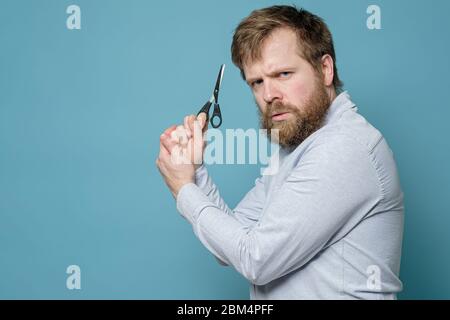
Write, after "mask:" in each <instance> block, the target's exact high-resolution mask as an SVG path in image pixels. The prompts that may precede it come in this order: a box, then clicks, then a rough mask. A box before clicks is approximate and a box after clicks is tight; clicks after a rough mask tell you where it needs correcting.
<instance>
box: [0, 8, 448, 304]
mask: <svg viewBox="0 0 450 320" xmlns="http://www.w3.org/2000/svg"><path fill="white" fill-rule="evenodd" d="M278 3H280V2H273V1H242V0H239V1H237V0H233V1H206V0H202V1H200V0H193V1H183V0H179V1H171V2H154V1H144V0H131V1H125V0H120V1H119V0H117V1H106V0H103V1H100V0H97V1H92V0H90V1H88V0H77V1H63V0H40V1H34V0H33V1H32V0H29V1H23V0H22V1H18V0H1V2H0V41H1V43H0V298H8V299H15V298H27V299H29V298H31V299H43V298H57V299H78V298H83V299H93V298H112V299H115V298H123V299H132V298H136V299H247V298H248V297H249V293H248V285H247V281H246V280H245V279H244V278H243V277H242V276H240V275H239V274H238V273H237V272H235V271H234V270H233V269H231V268H224V267H221V266H219V265H218V264H217V263H216V261H215V259H214V258H213V257H212V255H211V254H210V253H209V252H208V251H207V250H206V249H205V248H203V246H202V245H201V243H200V242H199V241H198V240H197V239H196V238H195V236H194V234H193V233H192V230H191V227H190V225H189V224H188V223H187V222H186V221H185V220H184V219H183V218H182V217H181V216H180V215H179V214H178V212H177V211H176V207H175V203H174V200H173V198H172V196H171V195H170V194H169V192H168V190H167V189H166V187H165V185H164V184H163V182H162V178H161V177H160V175H159V172H158V170H157V169H156V166H155V163H154V161H155V159H156V157H157V154H158V148H159V135H160V133H161V132H162V131H163V130H164V128H166V127H167V126H169V125H171V124H175V123H178V122H179V121H181V119H182V117H183V116H184V115H186V114H189V113H195V112H196V111H197V110H198V108H199V107H200V106H201V105H202V104H203V103H204V102H205V100H206V99H207V98H209V95H210V92H211V90H212V85H213V82H214V80H215V77H216V74H217V71H218V67H219V65H220V64H221V63H226V64H227V69H226V71H225V76H224V82H223V87H222V94H221V106H222V111H223V117H224V125H223V127H222V130H223V129H224V128H244V129H247V128H252V127H257V125H258V122H257V117H256V115H257V112H256V107H255V104H254V101H253V97H252V95H251V92H250V90H249V89H248V88H247V87H246V85H245V84H244V82H243V81H242V80H241V79H240V76H239V71H238V70H237V68H235V67H234V66H232V64H231V60H230V44H231V38H232V34H233V30H234V28H235V27H236V26H237V24H238V23H239V21H240V20H241V19H242V18H244V17H245V16H247V15H248V14H249V13H250V12H251V11H252V10H253V9H257V8H261V7H265V6H269V5H272V4H278ZM286 3H287V4H291V3H295V4H296V5H298V6H303V7H305V8H306V9H308V10H310V11H312V12H313V13H316V14H318V15H319V16H321V17H323V18H324V19H325V21H326V22H327V23H328V25H329V27H330V29H331V30H332V32H333V35H334V40H335V46H336V51H337V64H338V70H339V72H340V76H341V78H342V79H343V81H344V83H345V89H346V90H348V91H349V93H350V95H351V96H352V98H353V100H354V101H355V102H356V103H357V105H358V107H359V111H360V113H361V114H363V115H364V116H365V117H366V118H367V119H368V120H369V121H370V122H371V123H372V124H373V125H374V126H375V127H377V128H378V129H380V131H381V132H382V133H383V134H384V135H385V137H386V139H387V140H388V142H389V144H390V146H391V148H392V149H393V151H394V154H395V157H396V160H397V162H398V166H399V169H400V175H401V181H402V186H403V189H404V193H405V206H406V221H405V238H404V244H403V256H402V267H401V279H402V281H403V282H404V292H403V293H402V294H401V295H400V298H404V299H419V298H437V299H442V298H446V299H448V298H450V250H449V245H450V234H449V233H448V230H449V226H450V215H449V214H450V212H449V198H450V197H449V196H450V194H449V190H450V172H449V170H448V164H446V163H447V161H448V159H449V157H450V148H449V142H448V138H446V137H447V136H448V135H447V130H448V118H449V116H450V108H449V107H450V106H449V102H448V94H449V84H450V81H449V71H450V65H449V64H450V62H449V61H450V60H449V59H448V55H449V53H448V51H449V49H450V37H449V36H448V30H449V23H448V22H446V21H448V16H449V15H450V2H449V1H447V0H441V1H439V0H434V1H409V0H408V1H407V0H396V1H382V0H375V1H364V0H360V1H357V0H352V1H350V0H345V1H344V0H341V1H331V0H322V1H317V0H315V1H306V0H305V1H295V2H286ZM70 4H77V5H79V6H80V7H81V19H82V24H81V27H82V29H81V30H68V29H67V28H66V19H67V17H68V15H67V14H66V8H67V7H68V6H69V5H70ZM370 4H377V5H379V6H380V7H381V13H382V29H381V30H369V29H368V28H367V27H366V19H367V17H368V14H367V13H366V9H367V7H368V6H369V5H370ZM209 171H210V173H211V175H212V176H213V178H214V180H215V182H216V183H217V185H218V186H219V187H220V190H221V193H222V195H223V196H224V198H225V199H226V200H227V202H228V204H229V206H230V207H233V206H234V205H236V204H237V202H238V201H239V200H240V199H241V198H242V197H243V195H244V194H245V193H246V192H247V191H248V190H249V189H250V188H251V186H252V185H253V183H254V179H255V178H256V177H257V175H258V173H259V167H258V166H256V165H245V166H243V165H213V166H210V167H209ZM71 264H76V265H79V266H80V267H81V285H82V289H81V290H73V291H69V290H68V289H67V288H66V278H67V276H68V275H67V274H66V268H67V266H69V265H71Z"/></svg>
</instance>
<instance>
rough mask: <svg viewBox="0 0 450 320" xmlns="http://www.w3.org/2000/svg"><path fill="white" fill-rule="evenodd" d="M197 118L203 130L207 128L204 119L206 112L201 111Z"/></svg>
mask: <svg viewBox="0 0 450 320" xmlns="http://www.w3.org/2000/svg"><path fill="white" fill-rule="evenodd" d="M197 120H198V122H199V124H200V128H201V129H202V131H203V132H205V131H206V130H207V129H208V122H207V121H206V113H204V112H202V113H200V114H199V115H198V116H197Z"/></svg>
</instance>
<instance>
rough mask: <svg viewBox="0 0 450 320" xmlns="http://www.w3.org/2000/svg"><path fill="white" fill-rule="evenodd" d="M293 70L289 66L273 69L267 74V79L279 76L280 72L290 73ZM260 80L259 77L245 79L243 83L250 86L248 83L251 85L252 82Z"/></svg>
mask: <svg viewBox="0 0 450 320" xmlns="http://www.w3.org/2000/svg"><path fill="white" fill-rule="evenodd" d="M294 69H295V68H294V67H289V66H285V67H281V68H277V69H275V70H274V71H271V72H270V73H269V77H273V76H276V75H278V74H280V73H282V72H287V71H292V70H294ZM260 79H261V77H255V78H246V79H245V81H246V82H247V83H248V84H250V83H252V82H253V81H256V80H260Z"/></svg>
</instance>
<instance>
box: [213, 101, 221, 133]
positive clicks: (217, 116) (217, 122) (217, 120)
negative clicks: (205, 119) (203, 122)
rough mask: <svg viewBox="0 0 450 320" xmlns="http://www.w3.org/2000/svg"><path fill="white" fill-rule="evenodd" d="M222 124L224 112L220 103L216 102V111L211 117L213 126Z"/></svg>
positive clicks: (216, 126)
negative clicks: (221, 110)
mask: <svg viewBox="0 0 450 320" xmlns="http://www.w3.org/2000/svg"><path fill="white" fill-rule="evenodd" d="M221 124H222V113H221V112H220V107H219V104H218V103H214V111H213V114H212V117H211V125H212V127H213V128H218V127H220V125H221Z"/></svg>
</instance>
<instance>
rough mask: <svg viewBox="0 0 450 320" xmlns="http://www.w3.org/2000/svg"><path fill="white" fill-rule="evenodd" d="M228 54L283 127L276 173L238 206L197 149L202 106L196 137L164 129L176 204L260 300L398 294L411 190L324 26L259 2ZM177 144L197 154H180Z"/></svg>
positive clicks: (264, 120)
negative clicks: (348, 85)
mask: <svg viewBox="0 0 450 320" xmlns="http://www.w3.org/2000/svg"><path fill="white" fill-rule="evenodd" d="M231 53H232V60H233V62H234V64H235V65H236V66H237V67H238V68H239V69H240V71H241V74H242V77H243V79H244V80H245V82H246V83H247V84H248V85H249V86H250V88H251V90H252V93H253V95H254V98H255V101H256V104H257V106H258V110H259V114H260V122H261V127H262V128H264V129H267V130H268V134H269V137H272V136H273V135H271V133H272V132H273V131H276V132H277V134H276V135H274V136H275V137H276V139H274V140H275V141H273V142H275V143H277V144H279V146H280V147H281V148H280V152H279V159H280V167H279V170H278V172H277V173H276V174H273V175H264V174H263V175H262V176H261V177H259V178H258V179H257V180H256V181H255V186H254V187H253V188H252V189H251V190H250V191H249V192H248V193H247V194H246V195H245V196H244V197H243V199H242V200H241V201H240V202H239V204H238V205H237V206H236V208H234V209H230V208H229V207H228V206H227V204H226V202H225V201H224V200H223V199H222V198H221V196H220V194H219V191H218V188H217V186H216V185H215V184H214V183H213V181H212V179H211V177H210V176H209V175H208V172H207V169H206V167H205V166H204V165H198V164H196V163H197V162H196V161H195V160H196V159H195V156H194V155H193V153H192V152H190V151H189V150H191V147H192V146H194V145H196V146H202V145H203V143H204V135H203V133H204V132H205V130H206V128H207V122H206V121H205V117H204V114H202V115H201V116H199V117H198V118H196V117H195V116H192V115H191V116H187V117H186V118H185V119H184V120H185V121H184V128H185V129H186V132H187V137H186V139H185V140H186V141H188V142H187V143H184V144H183V145H181V144H180V142H179V141H174V140H173V139H171V135H172V133H173V131H174V130H176V127H175V126H172V127H170V128H168V129H167V130H166V131H165V132H164V133H163V134H162V136H161V139H160V142H161V143H160V154H159V157H158V159H157V160H156V163H157V166H158V169H159V170H160V172H161V174H162V176H163V178H164V180H165V182H166V184H167V186H168V187H169V189H170V191H171V192H172V194H173V196H174V197H175V199H176V204H177V208H178V210H179V211H180V213H181V214H182V215H183V217H185V218H186V220H187V221H188V222H189V223H191V224H192V227H193V230H194V232H195V234H196V236H197V237H198V238H199V240H200V241H201V242H202V243H203V245H204V246H205V247H206V248H207V249H208V250H209V251H210V252H211V253H212V254H214V255H215V257H216V258H217V259H218V260H219V262H221V263H222V264H225V265H229V266H232V267H234V268H235V269H236V270H237V271H238V272H239V273H241V274H242V275H243V276H244V277H245V278H246V279H248V280H249V282H250V283H251V286H250V297H251V298H252V299H354V298H360V299H395V298H396V294H397V293H398V292H400V291H401V290H402V282H401V281H400V279H399V268H400V257H401V246H402V238H403V219H404V206H403V192H402V190H401V186H400V181H399V177H398V172H397V168H396V164H395V161H394V158H393V153H392V151H391V149H390V148H389V146H388V144H387V142H386V140H385V139H384V138H383V136H382V134H381V133H380V132H379V131H378V130H377V129H375V128H374V127H373V126H372V125H371V124H369V123H368V122H367V120H366V119H365V118H364V117H363V116H361V115H360V114H359V113H358V112H357V108H356V106H355V104H354V103H353V102H352V101H351V100H350V96H349V94H348V92H347V91H344V92H343V91H342V82H341V81H340V79H339V76H338V71H337V68H336V55H335V50H334V45H333V40H332V35H331V33H330V31H329V29H328V27H327V25H326V24H325V23H324V21H323V20H322V19H321V18H319V17H318V16H316V15H314V14H312V13H310V12H308V11H306V10H303V9H297V8H296V7H294V6H273V7H269V8H264V9H260V10H256V11H253V12H252V13H251V14H250V15H249V16H248V17H246V18H245V19H244V20H243V21H242V22H241V23H240V24H239V26H238V27H237V29H236V31H235V33H234V37H233V43H232V46H231ZM202 129H203V132H202ZM195 132H197V134H196V133H195ZM198 132H200V134H198ZM180 148H184V150H185V151H186V150H187V152H184V153H183V155H184V157H186V158H188V159H189V160H190V162H188V163H186V162H183V163H181V164H180V163H176V161H175V162H174V161H173V157H171V156H172V155H173V154H174V153H175V152H176V153H179V152H180ZM200 149H201V150H202V148H200ZM201 157H202V155H200V158H201Z"/></svg>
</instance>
